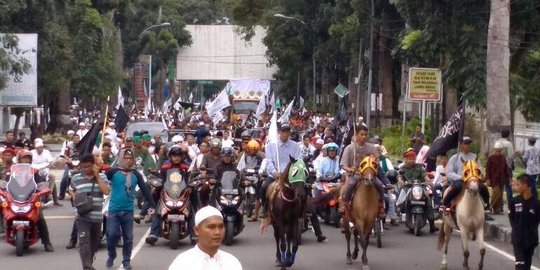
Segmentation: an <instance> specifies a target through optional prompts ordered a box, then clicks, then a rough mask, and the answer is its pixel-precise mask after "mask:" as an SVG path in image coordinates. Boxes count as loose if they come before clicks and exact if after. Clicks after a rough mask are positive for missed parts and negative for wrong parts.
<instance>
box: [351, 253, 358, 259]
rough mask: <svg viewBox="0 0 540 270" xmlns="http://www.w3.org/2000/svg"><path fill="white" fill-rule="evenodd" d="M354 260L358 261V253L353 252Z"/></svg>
mask: <svg viewBox="0 0 540 270" xmlns="http://www.w3.org/2000/svg"><path fill="white" fill-rule="evenodd" d="M352 259H353V260H356V259H358V251H355V252H353V254H352Z"/></svg>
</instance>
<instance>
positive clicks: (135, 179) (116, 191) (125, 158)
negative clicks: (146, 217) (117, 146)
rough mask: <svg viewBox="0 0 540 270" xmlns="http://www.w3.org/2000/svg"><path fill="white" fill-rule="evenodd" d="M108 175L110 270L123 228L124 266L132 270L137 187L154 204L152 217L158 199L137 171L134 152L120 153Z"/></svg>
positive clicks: (125, 149)
mask: <svg viewBox="0 0 540 270" xmlns="http://www.w3.org/2000/svg"><path fill="white" fill-rule="evenodd" d="M105 175H106V176H107V178H108V179H110V182H111V193H110V198H109V209H108V210H109V216H108V217H107V250H108V252H109V258H108V259H107V268H111V267H112V266H113V262H114V259H115V258H116V242H117V241H118V239H119V238H120V228H122V230H121V231H122V238H123V239H124V246H123V248H122V254H123V257H124V258H123V260H122V265H123V266H124V269H127V270H129V269H131V250H132V248H133V221H134V220H133V202H134V200H135V186H136V185H137V186H139V188H140V189H141V191H142V193H143V195H144V198H145V199H146V201H147V202H149V203H150V211H149V212H150V214H152V213H153V210H154V209H155V204H154V200H153V199H152V196H151V195H150V191H149V190H148V187H147V186H146V183H145V182H144V180H143V177H142V175H141V174H140V173H139V172H138V171H137V167H136V165H135V159H134V154H133V150H132V149H130V148H124V149H122V150H120V153H119V154H118V159H117V162H116V166H115V167H114V168H112V169H110V170H108V171H107V172H106V173H105Z"/></svg>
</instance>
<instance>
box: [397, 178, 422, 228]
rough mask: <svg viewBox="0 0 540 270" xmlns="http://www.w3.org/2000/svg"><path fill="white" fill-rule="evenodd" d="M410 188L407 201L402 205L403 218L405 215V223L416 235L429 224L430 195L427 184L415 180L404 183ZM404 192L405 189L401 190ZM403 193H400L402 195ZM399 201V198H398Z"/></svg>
mask: <svg viewBox="0 0 540 270" xmlns="http://www.w3.org/2000/svg"><path fill="white" fill-rule="evenodd" d="M404 187H405V188H407V189H408V192H407V193H406V195H405V196H406V198H405V202H404V203H403V205H402V219H403V215H405V225H406V226H407V228H409V230H410V231H411V232H412V233H414V235H416V236H420V234H421V232H422V228H424V226H426V224H427V205H426V202H427V201H428V199H429V197H428V194H426V191H425V190H426V187H427V184H425V183H421V182H420V181H419V180H414V181H413V182H412V183H406V184H405V185H404ZM401 192H402V193H404V190H402V191H401ZM402 196H403V195H402V194H400V197H402ZM398 201H399V200H398Z"/></svg>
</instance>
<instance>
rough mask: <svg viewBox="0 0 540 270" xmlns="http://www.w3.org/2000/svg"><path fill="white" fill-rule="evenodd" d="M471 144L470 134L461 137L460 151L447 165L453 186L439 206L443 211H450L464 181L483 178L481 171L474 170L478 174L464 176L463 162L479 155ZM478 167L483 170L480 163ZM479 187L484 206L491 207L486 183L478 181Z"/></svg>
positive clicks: (474, 158) (449, 178)
mask: <svg viewBox="0 0 540 270" xmlns="http://www.w3.org/2000/svg"><path fill="white" fill-rule="evenodd" d="M471 144H472V139H471V137H469V136H463V138H461V141H460V144H459V152H457V153H456V154H454V155H453V156H452V157H451V158H450V160H448V165H447V166H446V170H447V176H448V180H450V181H451V186H450V188H449V191H448V193H447V194H446V196H444V198H443V200H442V203H441V207H440V208H439V211H441V212H448V211H450V210H451V209H450V205H451V203H452V200H454V199H455V198H456V197H457V196H458V195H459V194H460V193H461V189H462V188H463V182H467V181H469V180H470V179H471V178H473V177H476V178H478V179H482V177H481V175H480V172H474V173H476V174H477V175H472V174H471V175H469V176H464V177H463V178H462V172H463V163H464V162H466V161H469V160H476V159H477V157H476V155H475V154H473V153H471V152H470V150H471ZM478 169H479V170H482V169H481V167H480V164H478ZM478 188H479V191H480V196H482V200H483V201H484V207H485V208H488V207H489V191H488V189H487V187H486V185H484V183H483V182H481V181H480V182H478Z"/></svg>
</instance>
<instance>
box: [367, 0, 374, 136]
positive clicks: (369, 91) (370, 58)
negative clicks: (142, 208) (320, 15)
mask: <svg viewBox="0 0 540 270" xmlns="http://www.w3.org/2000/svg"><path fill="white" fill-rule="evenodd" d="M374 19H375V0H371V17H370V24H369V29H370V33H369V73H368V90H367V91H368V92H367V97H366V104H367V105H366V116H365V117H366V125H367V126H368V128H369V127H370V126H369V122H370V120H371V119H370V118H371V92H372V91H373V41H374V40H373V27H374V26H373V23H374V22H373V20H374Z"/></svg>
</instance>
